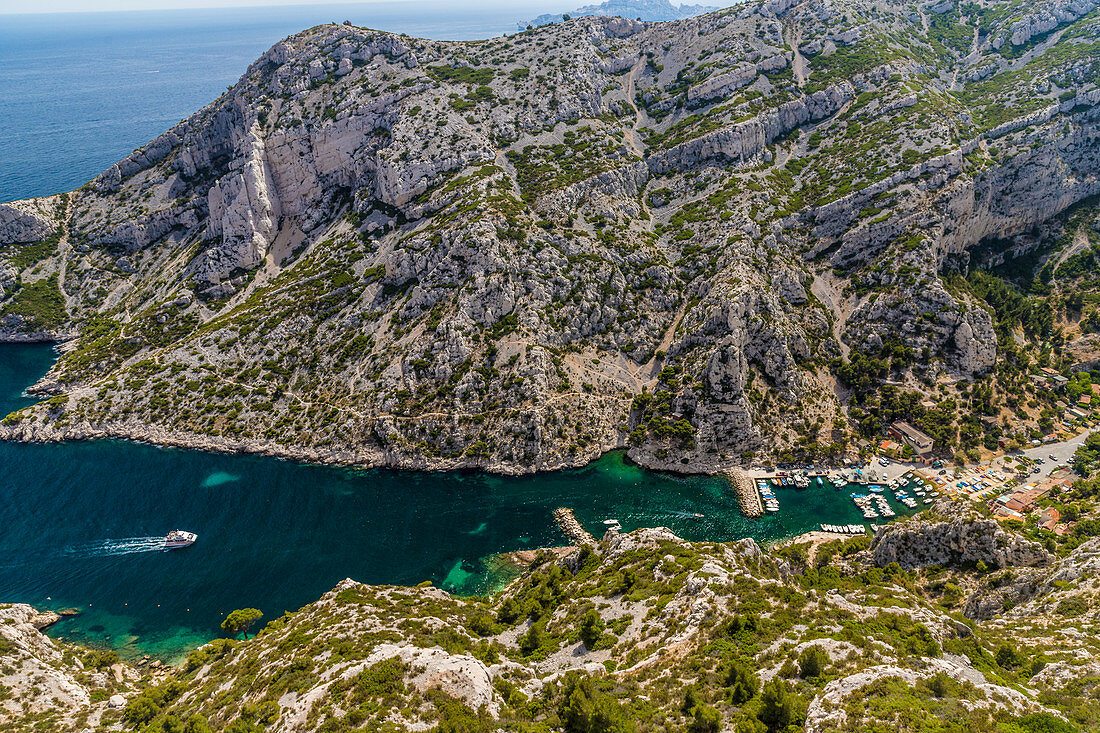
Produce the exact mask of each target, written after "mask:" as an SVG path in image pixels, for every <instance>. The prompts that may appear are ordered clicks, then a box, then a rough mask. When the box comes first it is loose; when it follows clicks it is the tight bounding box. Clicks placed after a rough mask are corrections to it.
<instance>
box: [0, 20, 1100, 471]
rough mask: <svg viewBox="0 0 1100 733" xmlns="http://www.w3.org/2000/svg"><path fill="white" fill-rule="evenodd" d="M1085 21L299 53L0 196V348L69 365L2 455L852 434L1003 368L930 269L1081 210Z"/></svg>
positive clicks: (655, 454)
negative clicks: (38, 351) (188, 110)
mask: <svg viewBox="0 0 1100 733" xmlns="http://www.w3.org/2000/svg"><path fill="white" fill-rule="evenodd" d="M1094 9H1095V2H1091V0H1074V1H1073V2H1066V1H1065V0H1047V1H1046V2H1041V3H1039V4H1038V5H1034V4H1032V5H1029V6H1028V7H1027V8H1024V6H1023V5H1021V4H1020V3H1019V2H1008V1H1000V0H997V1H995V0H980V1H979V2H972V3H966V4H956V3H949V2H944V3H939V4H936V5H926V4H925V5H913V4H908V3H900V2H889V1H885V2H884V1H878V2H869V1H864V0H828V1H824V2H822V1H810V0H805V1H803V2H794V1H792V0H781V1H780V0H770V1H769V2H755V3H747V4H744V5H738V6H736V7H733V8H730V9H727V10H722V11H717V12H714V13H709V14H706V15H703V16H699V17H696V18H690V19H686V20H680V21H674V22H669V23H660V24H652V23H645V22H639V21H634V20H628V19H623V18H601V17H585V18H577V19H573V20H570V21H568V22H565V23H561V24H555V25H552V26H546V27H541V28H538V29H535V30H532V31H527V32H522V33H518V34H515V35H512V36H508V37H505V38H498V39H491V40H487V41H482V42H474V43H448V42H436V41H425V40H419V39H413V38H409V37H406V36H397V35H392V34H387V33H382V32H377V31H371V30H367V29H363V28H356V27H352V26H347V25H343V26H320V27H317V28H313V29H310V30H307V31H304V32H303V33H300V34H298V35H296V36H293V37H291V38H288V39H286V40H284V41H281V42H280V43H278V44H276V45H275V46H274V47H272V48H271V49H270V50H269V51H268V52H267V53H265V54H264V55H263V56H262V57H261V58H260V59H259V60H258V61H256V63H254V64H253V65H252V66H251V67H249V69H248V70H247V72H246V73H245V74H244V75H243V76H242V77H241V79H240V81H239V82H238V83H237V84H236V85H235V86H233V87H232V88H231V89H230V90H228V91H227V92H226V93H225V94H223V95H222V96H221V97H220V98H219V99H217V100H215V101H214V102H212V103H211V104H210V105H209V106H208V107H206V108H204V109H202V110H200V111H199V112H197V113H196V114H194V115H193V116H191V117H190V118H188V119H186V120H184V121H183V122H181V123H180V124H179V125H177V126H176V127H174V128H173V129H171V130H169V131H167V132H165V133H164V134H163V135H162V136H160V137H158V138H157V139H156V140H153V141H152V142H150V143H149V144H148V145H146V146H144V147H142V148H140V149H139V150H137V151H135V152H134V153H133V154H131V155H130V156H128V157H127V158H126V159H124V160H122V161H119V162H118V163H117V164H116V165H114V166H112V167H111V168H110V169H109V170H107V171H105V172H104V173H103V174H102V175H100V176H98V177H97V178H96V179H95V180H93V181H91V182H89V183H88V184H87V185H86V186H84V187H83V188H81V189H79V190H77V191H74V192H72V193H71V194H68V195H65V196H59V197H52V198H48V199H40V200H35V201H26V202H16V203H13V204H5V205H0V286H2V287H3V291H2V300H0V337H2V338H5V339H9V340H12V339H27V338H53V339H66V340H67V343H66V344H65V348H64V349H63V352H62V356H61V359H60V361H59V363H58V364H57V366H56V367H55V368H54V369H53V370H52V371H51V373H50V375H49V376H48V378H47V380H46V381H45V382H44V383H43V384H42V385H40V386H39V392H41V393H43V394H44V395H48V396H51V399H49V400H47V401H46V402H43V403H42V404H40V405H38V406H36V407H33V408H31V409H29V410H26V411H24V412H21V413H19V414H16V415H12V416H9V417H8V418H7V419H6V420H5V421H4V425H3V426H2V427H0V431H2V435H3V437H6V438H12V439H22V440H49V439H61V438H83V437H100V436H121V437H135V438H142V439H149V440H154V441H157V442H162V443H170V444H178V445H194V446H201V447H206V448H218V449H227V450H249V451H258V452H266V453H273V454H277V455H286V456H296V457H302V458H308V459H311V460H326V461H343V462H353V463H359V464H369V465H392V466H402V467H432V468H442V467H455V466H472V467H481V468H488V469H491V470H496V471H504V472H522V471H532V470H540V469H551V468H555V467H560V466H566V465H576V464H579V463H583V462H585V461H587V460H589V459H591V458H592V457H594V456H595V455H598V454H599V453H600V452H602V451H604V450H607V449H609V448H614V447H628V448H629V450H630V453H631V456H632V457H633V458H634V459H636V460H637V461H639V462H641V463H643V464H645V465H649V466H655V467H661V468H669V469H674V470H691V471H707V470H715V469H718V468H722V467H724V466H729V465H732V464H736V463H739V462H741V461H743V460H745V459H746V458H747V457H748V456H752V455H754V454H756V455H761V454H768V453H779V452H782V451H790V450H795V451H797V450H799V449H800V447H804V446H806V445H809V444H813V445H824V446H830V445H831V446H843V445H844V444H845V443H846V442H847V441H848V440H849V439H850V438H851V436H852V427H851V426H850V425H849V423H848V421H847V420H846V419H845V417H846V409H847V400H848V392H847V389H846V388H845V387H843V386H842V385H841V384H839V383H838V380H837V377H836V374H835V373H834V371H833V366H831V365H835V364H838V363H841V362H842V361H843V360H844V359H847V358H848V357H850V356H851V355H853V354H866V355H875V354H878V353H880V352H885V351H886V350H890V349H897V348H901V349H903V350H908V351H907V353H909V354H915V355H920V359H919V362H920V363H919V364H913V363H912V362H913V360H912V359H910V360H909V361H908V364H909V366H905V365H904V364H903V365H902V366H899V367H897V369H896V370H895V373H893V374H891V375H889V376H890V378H891V379H893V380H896V381H899V382H902V383H909V384H914V385H920V384H931V383H934V382H935V381H936V380H940V381H941V383H951V382H953V381H955V380H959V379H963V380H966V379H971V378H974V377H975V376H980V375H982V374H984V373H987V372H989V371H991V370H992V369H993V367H994V365H995V364H996V362H997V359H998V347H997V337H996V335H995V334H994V332H993V320H992V318H991V316H990V314H989V312H988V311H987V310H986V308H985V307H983V304H981V303H979V302H978V300H977V299H976V298H975V297H974V296H973V295H971V294H970V293H969V292H967V291H966V290H965V289H959V288H957V287H953V286H951V281H950V280H949V279H948V278H947V277H946V276H945V273H947V272H948V271H951V272H954V271H957V269H958V268H959V267H963V268H965V266H966V263H967V261H968V260H969V257H970V254H971V251H972V250H973V248H975V247H983V248H991V247H992V248H994V249H995V248H996V247H999V246H1002V245H1000V244H998V243H1003V242H1010V240H1011V238H1013V237H1015V236H1016V235H1020V234H1021V233H1027V232H1031V231H1033V230H1034V229H1035V228H1036V227H1037V226H1041V225H1043V223H1044V222H1046V221H1048V220H1050V219H1051V218H1052V217H1056V216H1058V215H1060V214H1062V213H1063V212H1064V211H1066V210H1067V209H1068V208H1069V207H1071V206H1073V205H1075V204H1078V203H1079V202H1081V201H1083V200H1086V199H1088V197H1090V196H1093V195H1096V194H1097V193H1100V178H1098V177H1097V170H1098V166H1100V146H1098V145H1097V123H1098V118H1100V111H1098V108H1097V103H1098V102H1100V90H1098V89H1097V86H1096V79H1097V68H1096V58H1097V41H1096V38H1097V19H1096V15H1095V12H1094ZM1025 11H1026V12H1025ZM898 363H901V362H898ZM880 378H881V377H880ZM582 416H583V417H582Z"/></svg>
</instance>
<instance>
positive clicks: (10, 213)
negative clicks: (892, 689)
mask: <svg viewBox="0 0 1100 733" xmlns="http://www.w3.org/2000/svg"><path fill="white" fill-rule="evenodd" d="M49 203H50V200H49V199H35V200H32V201H15V202H12V203H10V204H0V244H13V243H18V242H36V241H38V240H41V239H46V238H47V237H48V236H50V235H51V234H53V233H54V232H55V231H56V230H57V221H56V220H55V218H54V216H53V215H52V213H50V212H49V211H48V206H49Z"/></svg>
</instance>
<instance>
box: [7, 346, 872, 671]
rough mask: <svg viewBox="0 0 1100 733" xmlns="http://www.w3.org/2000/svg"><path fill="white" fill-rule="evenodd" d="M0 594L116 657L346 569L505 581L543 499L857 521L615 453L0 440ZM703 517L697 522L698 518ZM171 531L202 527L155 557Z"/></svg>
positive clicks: (780, 525) (189, 641)
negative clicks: (322, 455)
mask: <svg viewBox="0 0 1100 733" xmlns="http://www.w3.org/2000/svg"><path fill="white" fill-rule="evenodd" d="M53 358H54V354H53V351H52V349H51V348H50V347H49V346H47V345H40V344H3V345H0V414H7V413H8V412H10V411H12V410H15V409H18V408H20V407H22V406H24V405H27V404H30V403H31V402H32V401H33V400H31V399H29V398H26V397H24V396H22V391H23V390H24V389H25V388H26V387H27V386H28V385H30V384H32V383H33V382H34V381H36V380H37V379H38V378H39V377H41V376H42V375H43V374H44V373H45V372H46V371H47V370H48V369H49V367H50V365H51V364H52V362H53ZM0 466H2V468H3V472H2V474H0V486H2V487H3V488H2V491H3V494H2V496H3V501H0V527H2V528H3V531H2V532H0V558H2V560H0V601H2V602H25V603H31V604H33V605H36V606H39V607H46V608H53V609H61V608H67V607H75V608H78V609H80V610H81V614H80V615H79V616H75V617H73V618H70V619H65V620H63V621H62V622H61V623H59V624H57V625H55V626H54V627H52V628H51V629H50V632H49V633H50V634H51V635H52V636H55V637H59V638H66V639H71V640H74V641H80V642H82V643H86V644H95V645H106V646H110V647H112V648H115V649H117V650H118V651H119V652H120V653H121V654H122V655H123V656H124V657H127V658H134V657H137V656H140V655H142V654H151V655H154V656H156V657H158V658H160V659H163V660H165V661H171V660H174V659H178V658H179V657H180V655H182V654H183V653H185V652H186V651H187V650H189V649H191V648H194V647H195V646H197V645H199V644H201V643H204V642H205V641H208V640H209V639H211V638H213V637H215V636H217V635H218V634H219V632H220V630H219V628H218V624H219V623H220V621H221V619H222V618H224V617H225V615H226V614H227V613H228V612H229V611H231V610H233V609H235V608H240V607H245V606H250V607H255V608H259V609H261V610H262V611H263V612H264V614H265V616H264V620H265V621H269V620H271V619H273V618H276V617H278V616H279V615H281V614H282V613H283V612H284V611H292V610H295V609H298V608H300V607H301V606H303V605H305V604H307V603H310V602H312V601H314V600H316V599H317V598H318V597H319V596H320V595H321V594H322V593H324V592H325V591H327V590H329V589H331V588H332V587H333V586H334V585H336V583H338V582H339V581H340V580H342V579H343V578H346V577H351V578H354V579H355V580H359V581H362V582H365V583H376V584H415V583H419V582H422V581H425V580H430V581H432V582H433V583H435V584H436V585H439V586H441V587H443V588H445V589H447V590H449V591H451V592H454V593H460V594H474V593H484V592H488V591H490V590H491V589H492V588H494V587H495V586H496V585H498V584H499V583H500V582H501V581H502V580H505V579H507V576H506V575H502V574H501V573H502V571H501V569H500V568H499V564H498V563H494V562H493V560H494V559H495V556H496V555H497V554H498V553H502V552H508V551H513V550H518V549H525V548H537V547H543V546H550V545H560V544H564V543H565V542H566V540H565V537H564V536H563V535H562V534H561V532H560V531H559V530H558V528H557V526H556V525H555V523H554V520H553V516H552V513H553V510H554V509H555V508H556V507H559V506H569V507H572V508H573V509H574V510H575V511H576V515H577V518H578V519H579V520H580V521H581V523H582V524H584V525H585V527H586V528H587V529H588V530H589V531H591V532H592V533H593V534H596V535H597V536H599V535H600V534H602V533H603V530H604V525H603V520H604V519H606V518H615V519H618V520H619V522H621V524H622V526H623V530H624V531H629V530H632V529H636V528H638V527H651V526H667V527H670V528H671V529H672V530H673V531H675V532H676V533H677V534H678V535H680V536H681V537H684V538H685V539H689V540H716V541H727V540H734V539H739V538H742V537H750V536H751V537H754V538H756V539H757V540H759V541H768V540H776V539H780V538H784V537H790V536H793V535H797V534H801V533H803V532H806V531H809V530H812V529H816V528H817V526H818V524H819V523H821V522H832V523H837V524H846V523H859V522H862V521H863V520H862V517H861V516H860V514H859V512H858V511H857V510H856V508H855V506H854V505H853V504H852V502H851V500H850V499H849V498H848V495H847V493H846V492H842V491H836V490H833V489H831V488H823V487H817V488H809V489H801V490H799V489H794V488H789V489H787V488H779V489H777V490H776V494H777V497H778V499H779V501H780V504H781V506H782V509H781V511H780V512H779V513H778V514H777V515H771V516H766V517H763V518H760V519H752V520H750V519H747V518H745V517H743V516H742V515H741V513H740V511H739V509H738V505H737V499H736V498H735V496H734V495H733V492H732V490H731V489H730V487H729V486H728V484H727V482H726V481H725V479H722V478H717V477H706V476H678V475H670V474H662V473H655V472H652V471H647V470H645V469H642V468H639V467H637V466H634V465H631V464H629V463H628V462H626V461H625V460H624V458H623V456H622V455H621V454H618V453H611V454H608V455H606V456H604V457H603V458H601V459H600V460H598V461H595V462H594V463H592V464H589V465H588V466H585V467H583V468H579V469H573V470H567V471H558V472H554V473H545V474H536V475H533V476H525V477H503V476H493V475H487V474H481V473H464V472H438V473H426V472H420V473H418V472H405V471H394V470H383V469H371V470H355V469H348V468H338V467H329V466H316V465H306V464H299V463H294V462H290V461H284V460H279V459H275V458H269V457H263V456H247V455H222V454H214V453H203V452H199V451H192V450H178V449H166V448H158V447H155V446H151V445H143V444H137V443H128V442H120V441H92V442H76V443H62V444H47V445H33V444H19V443H4V442H0ZM697 514H701V515H702V516H696V515H697ZM171 529H186V530H190V531H193V532H197V533H198V535H199V540H198V542H197V543H196V544H195V545H194V546H192V547H190V548H187V549H184V550H175V551H171V552H165V551H163V550H161V549H159V547H158V538H161V537H163V536H164V535H165V534H166V533H167V532H168V531H169V530H171Z"/></svg>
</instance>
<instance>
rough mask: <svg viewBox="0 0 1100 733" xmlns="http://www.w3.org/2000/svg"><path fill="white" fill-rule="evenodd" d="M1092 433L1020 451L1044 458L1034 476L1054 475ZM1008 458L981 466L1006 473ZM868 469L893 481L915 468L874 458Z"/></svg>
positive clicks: (1071, 458) (1069, 460)
mask: <svg viewBox="0 0 1100 733" xmlns="http://www.w3.org/2000/svg"><path fill="white" fill-rule="evenodd" d="M1098 429H1100V428H1098ZM1092 432H1093V431H1092V430H1089V431H1086V432H1084V433H1081V434H1080V435H1078V436H1076V437H1073V438H1070V439H1069V440H1064V441H1062V442H1060V443H1049V444H1046V445H1041V446H1039V447H1038V448H1028V449H1027V450H1024V451H1020V453H1022V454H1023V455H1025V456H1027V457H1028V458H1031V459H1036V458H1042V459H1043V461H1044V462H1043V465H1041V466H1039V468H1040V469H1041V470H1040V471H1039V473H1037V474H1033V475H1035V476H1049V475H1050V474H1051V473H1053V472H1054V471H1055V469H1058V468H1062V467H1064V466H1068V465H1069V464H1070V462H1071V461H1072V460H1073V454H1074V453H1076V452H1077V448H1078V447H1080V446H1081V444H1082V443H1084V442H1085V439H1086V438H1087V437H1088V436H1089V434H1090V433H1092ZM1013 455H1017V454H1013ZM1051 456H1054V458H1055V460H1051V458H1050V457H1051ZM1006 457H1011V456H998V457H997V458H994V459H993V460H992V461H985V462H983V463H982V464H981V465H982V466H991V467H992V468H993V469H995V470H997V471H1004V470H1005V460H1004V459H1005V458H1006ZM1013 465H1015V461H1013ZM916 467H917V468H920V466H916ZM868 468H873V469H875V470H876V471H877V472H878V474H879V476H880V477H881V476H882V475H883V474H885V475H886V479H887V480H891V479H895V478H897V477H898V476H901V475H902V474H903V473H905V472H906V471H909V470H911V469H912V468H914V466H913V464H909V463H895V462H893V461H891V462H890V465H888V466H887V467H886V468H883V467H882V466H880V465H879V463H878V459H877V458H874V459H872V460H871V461H870V462H869V463H868ZM954 468H955V467H954V466H952V465H950V464H949V465H948V466H947V469H948V471H951V470H952V469H954ZM926 470H928V469H926ZM964 470H965V469H964ZM1009 471H1010V472H1011V473H1015V469H1014V468H1013V469H1009ZM866 472H867V469H864V473H866Z"/></svg>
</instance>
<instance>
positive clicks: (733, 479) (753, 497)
mask: <svg viewBox="0 0 1100 733" xmlns="http://www.w3.org/2000/svg"><path fill="white" fill-rule="evenodd" d="M726 478H727V479H728V480H729V482H730V485H731V486H733V490H734V492H735V493H736V494H737V501H738V502H739V503H740V504H741V513H742V514H744V515H745V516H746V517H762V516H764V502H763V501H762V500H761V499H760V491H759V490H758V489H757V488H756V484H755V483H754V482H753V481H750V480H749V479H747V478H746V477H745V474H743V473H741V471H739V470H738V469H736V468H731V469H730V470H728V471H726Z"/></svg>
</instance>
